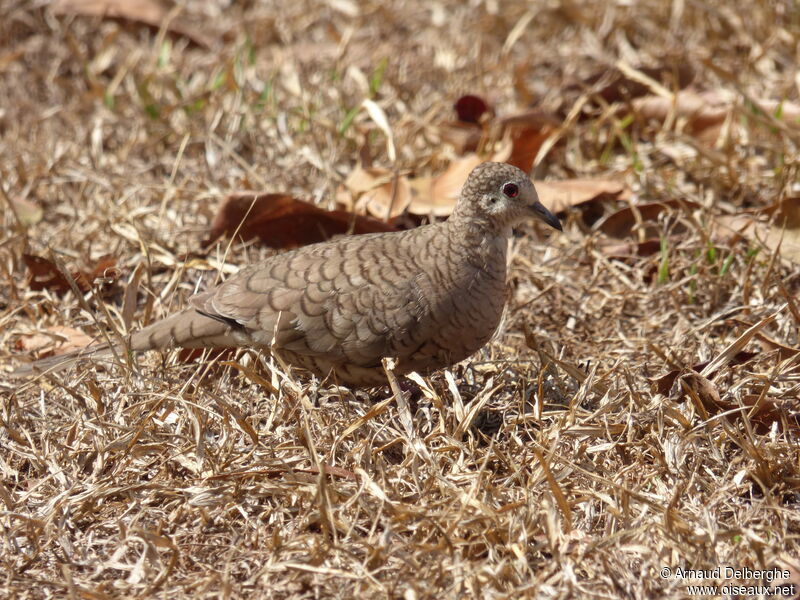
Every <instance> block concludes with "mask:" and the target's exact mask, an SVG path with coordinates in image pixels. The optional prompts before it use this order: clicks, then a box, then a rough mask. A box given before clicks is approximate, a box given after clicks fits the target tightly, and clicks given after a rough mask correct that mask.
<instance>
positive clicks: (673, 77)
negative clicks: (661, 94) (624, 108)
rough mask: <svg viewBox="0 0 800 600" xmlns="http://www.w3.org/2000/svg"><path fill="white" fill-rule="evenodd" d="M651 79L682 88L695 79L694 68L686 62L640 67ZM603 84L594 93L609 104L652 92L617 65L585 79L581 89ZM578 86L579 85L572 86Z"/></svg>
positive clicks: (639, 69)
mask: <svg viewBox="0 0 800 600" xmlns="http://www.w3.org/2000/svg"><path fill="white" fill-rule="evenodd" d="M637 70H638V71H639V72H641V73H642V74H644V75H646V76H647V77H649V78H650V79H652V80H654V81H656V82H658V83H660V84H661V85H663V86H664V87H666V88H667V89H670V90H672V89H676V88H677V89H682V88H685V87H686V86H688V85H689V84H691V83H692V81H693V80H694V76H695V74H694V70H693V69H692V68H691V67H690V66H689V65H688V64H686V63H683V64H680V65H676V66H672V65H668V66H662V67H652V68H648V67H640V68H638V69H637ZM598 84H602V87H600V88H599V89H598V90H597V91H595V92H594V93H595V94H596V95H598V96H600V97H601V98H603V100H605V101H606V102H608V103H609V104H612V103H614V102H625V101H627V100H631V99H633V98H638V97H640V96H644V95H646V94H649V93H650V88H649V87H648V86H647V85H645V84H644V83H642V82H640V81H636V80H634V79H632V78H631V77H629V76H627V75H625V74H624V73H623V72H622V71H620V70H619V69H617V68H615V67H609V68H608V69H605V70H604V71H602V72H599V73H595V74H593V75H591V76H590V77H587V78H586V79H584V80H583V82H582V83H581V85H580V89H587V88H591V87H593V86H596V85H598ZM572 87H573V88H574V87H577V86H572Z"/></svg>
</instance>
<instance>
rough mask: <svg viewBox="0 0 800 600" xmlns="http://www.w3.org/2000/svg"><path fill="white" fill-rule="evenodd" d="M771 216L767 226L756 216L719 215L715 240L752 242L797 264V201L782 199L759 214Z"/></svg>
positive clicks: (799, 213)
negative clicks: (778, 252)
mask: <svg viewBox="0 0 800 600" xmlns="http://www.w3.org/2000/svg"><path fill="white" fill-rule="evenodd" d="M761 212H762V213H767V214H769V213H772V219H771V221H770V222H769V223H767V222H765V221H761V220H758V217H757V215H755V214H738V215H720V216H718V217H716V218H715V219H714V221H715V223H716V225H717V227H716V231H715V237H716V238H717V239H723V240H731V239H737V238H746V239H749V240H755V241H758V242H760V243H762V244H764V245H765V246H766V247H767V248H769V250H770V252H775V251H776V250H777V249H778V248H780V255H781V256H782V257H783V258H785V259H787V260H790V261H792V262H794V263H800V197H792V198H784V199H783V200H781V201H779V202H777V203H776V204H774V205H773V206H771V207H769V208H767V209H765V210H763V211H761Z"/></svg>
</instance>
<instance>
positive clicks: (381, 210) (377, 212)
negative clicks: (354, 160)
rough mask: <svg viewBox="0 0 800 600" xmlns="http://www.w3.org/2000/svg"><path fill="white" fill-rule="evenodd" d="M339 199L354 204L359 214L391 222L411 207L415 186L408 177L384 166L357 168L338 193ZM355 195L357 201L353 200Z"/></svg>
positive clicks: (355, 210)
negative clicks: (412, 185) (412, 191)
mask: <svg viewBox="0 0 800 600" xmlns="http://www.w3.org/2000/svg"><path fill="white" fill-rule="evenodd" d="M336 197H337V200H338V201H339V202H341V203H342V204H344V205H346V206H352V207H353V209H354V212H356V213H357V214H360V215H363V214H369V215H372V216H373V217H376V218H378V219H383V220H385V221H390V220H392V219H394V218H396V217H398V216H400V215H401V214H403V213H404V212H405V210H406V208H408V205H409V203H410V202H411V186H410V185H409V183H408V178H406V177H404V176H400V175H397V174H395V173H394V172H392V171H390V170H389V169H384V168H381V167H368V168H366V169H365V168H363V167H361V166H358V167H356V168H355V169H354V170H353V172H352V173H350V175H349V176H348V177H347V179H346V180H345V182H344V186H343V188H340V189H339V192H338V193H337V195H336ZM352 198H355V199H356V201H355V204H353V202H352Z"/></svg>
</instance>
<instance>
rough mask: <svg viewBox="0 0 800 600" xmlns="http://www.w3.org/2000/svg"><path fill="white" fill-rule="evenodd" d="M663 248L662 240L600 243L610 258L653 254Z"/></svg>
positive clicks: (602, 249)
mask: <svg viewBox="0 0 800 600" xmlns="http://www.w3.org/2000/svg"><path fill="white" fill-rule="evenodd" d="M660 249H661V240H645V241H643V242H616V241H614V242H607V243H602V242H601V244H600V245H599V250H600V251H601V252H602V253H603V254H605V255H606V256H608V257H610V258H616V259H625V258H631V257H633V256H652V255H653V254H655V253H656V252H658V251H659V250H660Z"/></svg>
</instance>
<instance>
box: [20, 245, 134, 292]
mask: <svg viewBox="0 0 800 600" xmlns="http://www.w3.org/2000/svg"><path fill="white" fill-rule="evenodd" d="M22 260H23V262H24V263H25V266H26V267H27V268H28V287H29V288H30V289H32V290H33V291H35V292H38V291H41V290H44V289H47V290H50V291H52V292H54V293H56V294H64V293H66V292H68V291H69V290H70V289H71V287H70V285H69V282H68V281H67V280H66V278H65V277H64V276H63V275H62V274H61V271H59V270H58V267H57V266H56V265H55V264H54V263H53V262H52V261H51V260H49V259H47V258H44V257H42V256H35V255H32V254H23V255H22ZM116 264H117V261H116V259H115V258H114V257H113V256H111V255H105V256H102V257H100V258H99V259H98V260H97V262H96V263H95V265H94V266H93V267H92V269H91V270H90V271H80V270H75V271H72V272H71V275H72V279H74V280H75V284H76V285H77V286H78V289H79V290H80V291H81V292H84V293H85V292H88V291H89V290H90V289H91V288H92V286H95V287H96V290H97V291H98V292H99V293H100V294H101V295H102V294H106V293H108V292H109V291H110V289H111V287H113V285H114V284H115V283H116V282H117V280H118V279H119V277H120V274H121V273H120V270H119V269H118V268H117V267H116Z"/></svg>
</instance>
